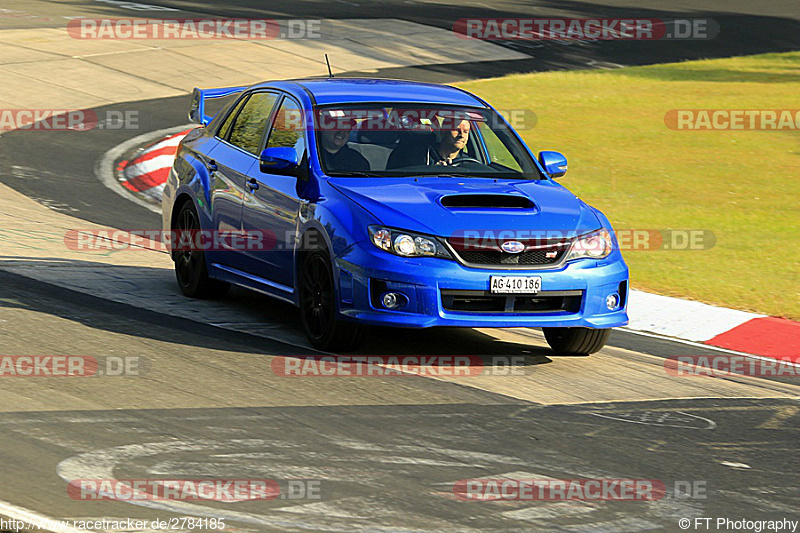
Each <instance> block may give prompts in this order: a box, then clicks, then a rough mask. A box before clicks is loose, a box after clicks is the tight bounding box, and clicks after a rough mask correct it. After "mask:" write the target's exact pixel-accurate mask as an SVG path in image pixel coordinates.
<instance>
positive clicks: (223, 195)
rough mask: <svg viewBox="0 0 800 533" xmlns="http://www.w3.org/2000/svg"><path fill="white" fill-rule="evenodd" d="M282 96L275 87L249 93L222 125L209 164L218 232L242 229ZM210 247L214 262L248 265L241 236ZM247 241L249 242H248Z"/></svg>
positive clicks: (216, 240) (210, 257) (221, 240)
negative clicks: (253, 177)
mask: <svg viewBox="0 0 800 533" xmlns="http://www.w3.org/2000/svg"><path fill="white" fill-rule="evenodd" d="M279 98H280V95H279V93H277V92H274V91H258V92H253V93H249V94H247V95H246V96H244V97H243V98H242V99H241V101H240V102H239V103H238V104H237V105H236V106H235V107H234V108H233V110H232V112H231V113H230V114H229V115H228V117H227V118H226V119H225V121H224V122H223V123H222V125H221V126H220V129H219V131H218V134H217V137H218V138H219V144H218V145H217V146H216V147H215V148H214V149H213V151H212V152H210V154H209V155H210V160H209V161H208V163H207V166H208V168H209V171H210V177H211V187H210V189H211V212H212V218H213V226H214V227H213V230H214V231H215V232H217V233H216V235H217V236H220V235H224V234H230V233H231V232H241V231H242V229H243V228H242V203H243V201H244V198H245V195H246V194H247V192H246V191H247V180H248V179H249V178H248V176H249V174H250V173H251V172H252V169H253V167H255V168H256V169H257V168H258V153H259V150H260V147H261V144H262V141H263V136H264V132H265V131H266V129H267V125H268V124H269V119H270V116H271V115H272V113H273V111H274V109H275V105H276V104H277V102H278V99H279ZM212 242H213V244H212V246H211V249H210V251H209V259H210V260H211V262H213V263H217V264H220V265H226V266H229V267H233V268H236V269H243V268H244V267H246V264H247V260H246V257H244V253H243V248H246V247H247V246H246V245H245V246H242V244H243V241H242V240H241V239H233V238H217V239H214V240H213V241H212ZM245 244H246V242H245Z"/></svg>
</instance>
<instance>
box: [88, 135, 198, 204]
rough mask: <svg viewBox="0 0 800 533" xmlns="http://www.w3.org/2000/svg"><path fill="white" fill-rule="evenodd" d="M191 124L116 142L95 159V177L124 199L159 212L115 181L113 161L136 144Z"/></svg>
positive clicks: (138, 144)
mask: <svg viewBox="0 0 800 533" xmlns="http://www.w3.org/2000/svg"><path fill="white" fill-rule="evenodd" d="M192 126H194V124H184V125H183V126H174V127H172V128H166V129H163V130H158V131H151V132H149V133H144V134H142V135H139V136H137V137H134V138H133V139H129V140H127V141H125V142H124V143H122V144H118V145H117V146H115V147H114V148H112V149H111V150H109V151H108V152H106V153H105V154H103V157H101V158H100V159H99V160H98V161H97V163H96V164H95V167H94V175H95V176H97V179H99V180H100V182H101V183H102V184H103V185H105V186H106V187H108V188H109V189H111V190H112V191H114V192H115V193H117V194H119V195H120V196H122V197H123V198H125V199H126V200H130V201H131V202H133V203H135V204H138V205H140V206H142V207H144V208H145V209H147V210H149V211H152V212H153V213H159V214H161V209H160V208H159V207H158V206H155V205H153V204H151V203H149V202H147V201H145V200H142V199H141V198H139V197H138V196H136V195H135V194H133V193H132V192H130V191H128V190H127V189H125V188H124V187H122V186H121V185H120V184H119V181H117V178H116V175H115V172H114V171H115V168H114V163H115V162H116V160H117V159H119V158H120V157H122V154H124V153H125V152H127V151H128V150H132V149H134V148H135V147H137V146H141V145H143V144H146V143H147V142H149V141H151V140H152V139H154V138H157V137H159V136H162V137H163V136H165V135H172V134H174V133H178V132H180V131H183V130H185V129H187V128H190V127H192Z"/></svg>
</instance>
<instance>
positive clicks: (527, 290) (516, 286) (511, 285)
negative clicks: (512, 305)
mask: <svg viewBox="0 0 800 533" xmlns="http://www.w3.org/2000/svg"><path fill="white" fill-rule="evenodd" d="M489 290H490V291H491V292H492V293H495V294H518V293H524V294H536V293H537V292H539V291H540V290H542V278H540V277H539V276H491V277H490V278H489Z"/></svg>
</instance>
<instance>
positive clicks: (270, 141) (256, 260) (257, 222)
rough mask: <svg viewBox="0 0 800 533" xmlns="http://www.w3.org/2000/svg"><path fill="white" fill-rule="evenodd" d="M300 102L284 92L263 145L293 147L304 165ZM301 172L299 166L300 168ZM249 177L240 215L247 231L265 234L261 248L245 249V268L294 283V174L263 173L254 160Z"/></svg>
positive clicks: (297, 202) (296, 209)
mask: <svg viewBox="0 0 800 533" xmlns="http://www.w3.org/2000/svg"><path fill="white" fill-rule="evenodd" d="M304 124H305V122H304V120H303V112H302V107H301V106H300V103H299V102H297V100H295V99H294V98H292V97H291V96H288V95H286V96H284V97H283V100H282V101H281V104H280V107H279V108H278V111H277V113H275V114H274V117H273V120H272V125H271V128H270V130H269V134H268V137H267V141H266V143H265V147H267V148H272V147H287V148H294V149H295V151H296V152H297V160H298V161H300V165H301V166H307V165H308V158H307V157H306V153H307V140H306V131H305V128H304ZM301 172H303V170H301ZM250 178H251V179H252V180H255V184H256V185H257V188H251V189H250V191H249V192H247V193H246V195H245V199H244V210H243V214H242V219H243V221H244V229H245V231H246V232H248V233H253V234H262V235H265V239H264V242H265V247H264V249H263V250H257V249H253V250H249V251H248V252H247V253H248V255H249V268H250V269H253V270H251V272H253V273H254V274H256V275H259V276H261V277H264V278H267V279H269V280H271V281H273V282H276V283H278V284H280V285H282V286H284V287H285V288H286V289H287V290H291V289H290V288H291V287H293V285H294V268H293V265H294V244H295V240H296V237H297V220H298V214H299V211H300V203H301V200H300V198H299V197H298V194H297V179H298V178H297V177H296V176H295V175H285V174H278V173H264V172H261V171H260V169H259V165H258V164H256V165H255V166H254V167H253V168H252V169H251V170H250Z"/></svg>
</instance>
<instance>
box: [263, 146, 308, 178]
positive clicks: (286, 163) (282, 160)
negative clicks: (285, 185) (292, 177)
mask: <svg viewBox="0 0 800 533" xmlns="http://www.w3.org/2000/svg"><path fill="white" fill-rule="evenodd" d="M299 164H300V162H299V161H298V160H297V152H296V151H295V149H294V148H286V147H278V146H276V147H273V148H267V149H266V150H264V151H263V152H261V157H260V158H259V168H260V169H261V172H263V173H265V174H270V173H278V174H294V173H295V172H296V171H297V166H298V165H299Z"/></svg>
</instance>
